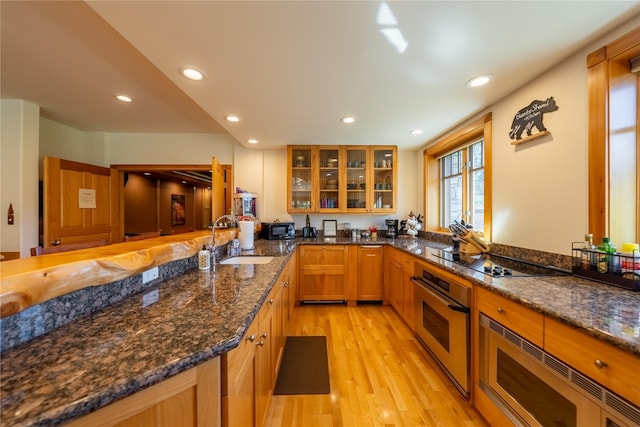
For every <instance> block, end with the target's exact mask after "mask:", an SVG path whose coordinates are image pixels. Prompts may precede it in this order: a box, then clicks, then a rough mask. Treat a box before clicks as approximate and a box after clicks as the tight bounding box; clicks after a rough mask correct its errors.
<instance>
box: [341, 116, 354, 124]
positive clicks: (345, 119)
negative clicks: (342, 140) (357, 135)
mask: <svg viewBox="0 0 640 427" xmlns="http://www.w3.org/2000/svg"><path fill="white" fill-rule="evenodd" d="M340 121H341V122H342V123H344V124H347V125H348V124H351V123H353V122H355V121H356V118H355V117H353V116H345V117H342V118H341V119H340Z"/></svg>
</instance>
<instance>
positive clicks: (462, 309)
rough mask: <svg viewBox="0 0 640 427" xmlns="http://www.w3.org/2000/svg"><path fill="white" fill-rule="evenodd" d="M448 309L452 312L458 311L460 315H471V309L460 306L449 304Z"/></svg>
mask: <svg viewBox="0 0 640 427" xmlns="http://www.w3.org/2000/svg"><path fill="white" fill-rule="evenodd" d="M448 307H449V308H450V309H451V310H453V311H459V312H461V313H466V314H469V313H471V309H470V308H469V307H464V306H462V305H453V304H449V305H448Z"/></svg>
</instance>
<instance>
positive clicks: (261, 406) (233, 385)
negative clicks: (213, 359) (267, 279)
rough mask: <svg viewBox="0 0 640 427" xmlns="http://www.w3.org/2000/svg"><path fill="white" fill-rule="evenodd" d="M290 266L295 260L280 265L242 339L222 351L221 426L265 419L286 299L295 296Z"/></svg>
mask: <svg viewBox="0 0 640 427" xmlns="http://www.w3.org/2000/svg"><path fill="white" fill-rule="evenodd" d="M292 259H294V260H295V254H294V256H293V257H292ZM292 266H295V261H294V262H293V263H292V262H289V263H288V264H287V266H285V268H284V269H283V271H282V273H281V274H280V276H279V278H278V279H277V281H276V283H275V284H274V286H273V288H272V289H271V291H270V292H269V295H268V296H267V298H266V300H265V302H264V304H263V305H262V307H261V308H260V311H259V312H258V315H257V317H256V318H255V320H254V321H253V323H252V324H251V326H250V327H249V329H248V330H247V332H246V333H245V336H244V338H243V340H242V342H241V343H240V344H239V345H238V347H236V348H235V349H233V350H231V351H229V352H228V353H225V354H223V355H222V369H221V371H222V374H221V376H222V425H223V426H226V427H236V426H242V427H245V426H246V427H250V426H261V425H263V423H264V418H265V417H266V415H267V410H268V409H269V402H270V400H271V395H272V394H273V388H274V387H275V383H276V379H277V375H278V368H279V367H280V361H281V360H282V353H283V350H284V342H285V337H286V335H287V328H288V326H289V319H290V313H289V309H290V302H289V299H290V298H293V299H294V300H295V296H292V295H291V293H290V291H289V289H290V288H289V284H290V283H291V271H292V270H291V268H292ZM294 290H295V288H294Z"/></svg>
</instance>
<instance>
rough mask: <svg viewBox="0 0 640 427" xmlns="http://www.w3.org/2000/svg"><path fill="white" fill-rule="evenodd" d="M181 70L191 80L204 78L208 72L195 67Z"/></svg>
mask: <svg viewBox="0 0 640 427" xmlns="http://www.w3.org/2000/svg"><path fill="white" fill-rule="evenodd" d="M180 72H181V73H182V75H183V76H185V77H186V78H188V79H189V80H202V79H204V78H205V77H206V74H205V73H204V72H203V71H200V70H198V69H197V68H193V67H186V68H181V69H180Z"/></svg>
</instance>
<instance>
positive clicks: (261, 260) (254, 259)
mask: <svg viewBox="0 0 640 427" xmlns="http://www.w3.org/2000/svg"><path fill="white" fill-rule="evenodd" d="M271 261H273V257H272V256H258V255H246V256H234V257H231V258H226V259H223V260H222V261H220V264H269V263H270V262H271Z"/></svg>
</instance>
